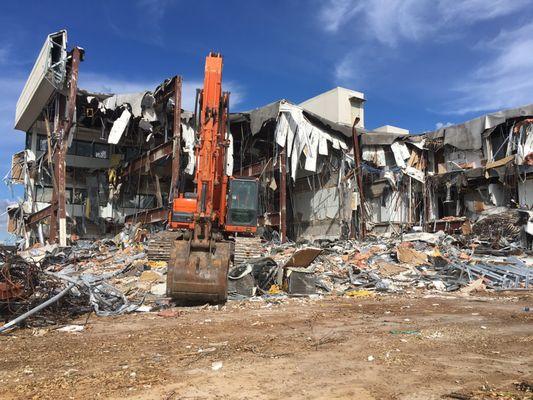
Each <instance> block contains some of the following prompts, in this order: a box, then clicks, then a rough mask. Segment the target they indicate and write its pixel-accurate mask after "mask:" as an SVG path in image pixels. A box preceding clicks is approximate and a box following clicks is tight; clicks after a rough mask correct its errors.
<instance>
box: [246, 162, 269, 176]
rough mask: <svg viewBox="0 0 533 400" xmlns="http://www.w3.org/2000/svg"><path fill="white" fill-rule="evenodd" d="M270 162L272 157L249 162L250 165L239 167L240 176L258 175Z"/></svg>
mask: <svg viewBox="0 0 533 400" xmlns="http://www.w3.org/2000/svg"><path fill="white" fill-rule="evenodd" d="M270 162H272V159H269V160H268V161H266V160H262V161H260V162H257V163H255V164H250V165H247V166H244V167H242V169H241V176H255V177H259V176H261V174H262V173H263V172H264V171H265V169H266V168H268V164H269V163H270Z"/></svg>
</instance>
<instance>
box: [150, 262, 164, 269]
mask: <svg viewBox="0 0 533 400" xmlns="http://www.w3.org/2000/svg"><path fill="white" fill-rule="evenodd" d="M146 265H148V266H149V267H150V268H155V269H157V268H165V267H166V266H167V262H166V261H148V262H147V263H146Z"/></svg>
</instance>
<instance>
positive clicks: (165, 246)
mask: <svg viewBox="0 0 533 400" xmlns="http://www.w3.org/2000/svg"><path fill="white" fill-rule="evenodd" d="M177 237H178V232H172V231H162V232H157V233H155V234H153V235H151V236H150V239H148V245H147V246H146V254H147V255H148V259H149V260H153V261H167V262H168V261H169V260H170V252H171V250H172V246H173V245H174V241H175V240H176V238H177Z"/></svg>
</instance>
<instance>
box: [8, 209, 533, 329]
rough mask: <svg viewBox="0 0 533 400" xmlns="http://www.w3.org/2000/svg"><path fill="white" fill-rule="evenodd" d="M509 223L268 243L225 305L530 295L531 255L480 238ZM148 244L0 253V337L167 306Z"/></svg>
mask: <svg viewBox="0 0 533 400" xmlns="http://www.w3.org/2000/svg"><path fill="white" fill-rule="evenodd" d="M509 221H510V217H509V215H499V216H493V217H492V218H488V217H487V218H486V219H484V220H482V221H480V222H478V224H480V225H479V226H477V224H475V225H474V226H473V228H472V229H471V230H469V232H468V234H464V235H462V234H461V235H454V236H452V235H448V234H445V233H444V232H442V231H440V232H437V233H428V232H411V233H406V234H403V235H400V236H396V237H389V238H386V237H368V238H367V239H366V240H364V241H355V240H343V241H328V240H321V241H315V242H314V243H309V242H302V243H298V244H296V243H284V244H280V243H279V242H276V243H274V242H267V241H265V242H263V243H262V250H263V253H264V255H265V256H264V257H260V258H253V259H249V260H246V261H245V262H243V263H241V264H239V265H235V266H233V267H232V268H230V271H229V276H228V288H229V290H228V294H229V299H230V300H245V299H251V298H264V299H265V298H278V299H283V298H286V297H288V296H320V295H337V296H354V297H357V296H366V295H372V294H374V293H383V294H384V293H415V294H416V292H417V291H436V292H453V291H459V292H461V293H470V292H480V291H488V290H495V291H498V290H529V289H531V283H532V281H533V257H532V255H531V251H529V250H525V249H523V248H522V247H521V246H520V243H521V242H520V239H519V237H518V236H517V235H516V232H514V231H511V232H507V236H505V235H498V234H493V235H492V236H490V237H486V232H487V230H489V229H490V227H492V229H491V231H492V232H493V233H494V232H496V231H498V232H503V230H502V229H500V230H497V229H496V228H495V227H496V226H497V225H498V224H499V225H502V224H503V225H504V226H506V225H508V222H509ZM475 232H478V234H476V233H475ZM149 238H150V235H149V234H147V233H146V231H144V230H143V229H141V227H140V224H139V225H137V226H130V227H128V228H125V229H124V230H123V231H122V232H121V233H119V234H118V235H117V236H116V237H115V238H114V239H112V240H111V239H102V240H98V241H84V240H79V241H77V242H76V243H75V244H74V245H73V246H71V247H67V248H60V247H58V246H57V245H45V246H38V247H34V248H31V249H28V250H25V251H20V252H18V253H16V252H14V251H7V250H5V251H2V254H1V256H2V259H1V264H0V271H1V274H0V301H1V303H0V304H1V308H0V312H1V314H2V318H3V319H4V320H5V321H8V320H11V322H9V323H8V324H6V325H4V326H3V327H0V331H4V330H8V329H10V328H12V327H14V326H15V325H16V324H18V323H20V322H22V321H25V323H30V324H34V325H35V324H36V325H39V324H47V323H57V322H58V321H61V320H65V319H68V318H69V317H74V316H76V315H79V314H83V313H87V312H90V311H94V312H95V313H96V314H97V315H98V316H110V315H117V314H122V313H126V312H133V311H137V312H139V311H144V312H146V311H157V310H160V309H162V308H166V307H168V306H170V305H171V301H170V299H168V298H166V297H165V291H166V283H165V281H166V272H167V262H166V261H160V260H159V261H154V260H150V259H149V258H148V256H147V251H146V249H145V246H146V244H147V243H149ZM48 302H50V305H48V304H46V305H47V306H48V307H47V308H46V309H44V308H41V307H42V305H43V304H45V303H48ZM41 310H42V312H41ZM19 318H21V320H19Z"/></svg>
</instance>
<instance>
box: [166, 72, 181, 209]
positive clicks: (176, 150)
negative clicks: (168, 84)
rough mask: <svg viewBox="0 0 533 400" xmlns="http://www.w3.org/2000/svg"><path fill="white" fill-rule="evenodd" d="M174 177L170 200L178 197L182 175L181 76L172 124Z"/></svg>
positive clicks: (175, 92) (171, 184)
mask: <svg viewBox="0 0 533 400" xmlns="http://www.w3.org/2000/svg"><path fill="white" fill-rule="evenodd" d="M172 135H173V145H172V177H171V180H170V193H169V200H170V201H172V199H173V198H174V197H177V187H176V186H177V185H178V179H179V175H180V144H181V76H176V77H175V78H174V123H173V125H172Z"/></svg>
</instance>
